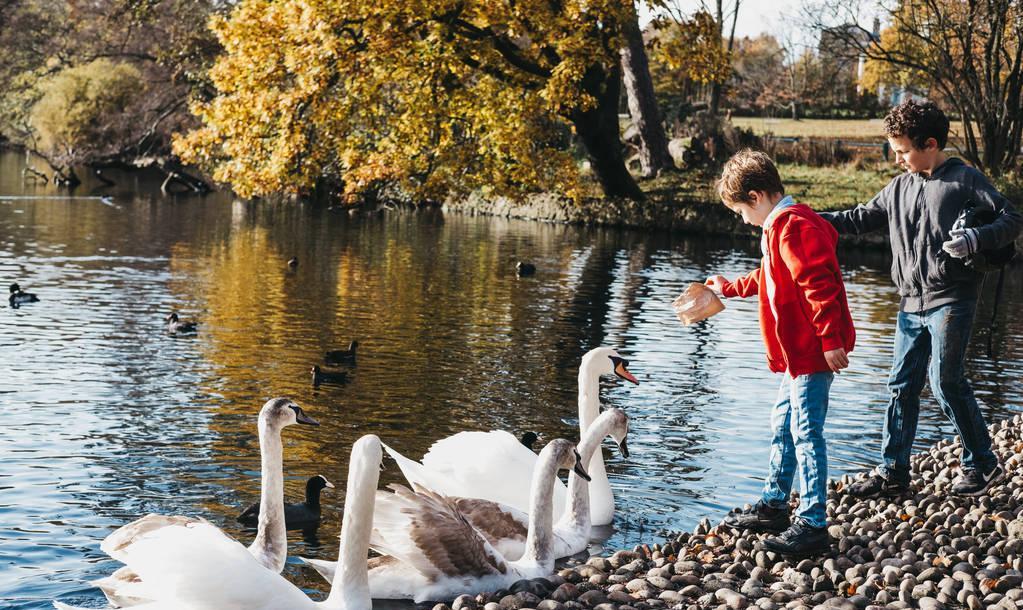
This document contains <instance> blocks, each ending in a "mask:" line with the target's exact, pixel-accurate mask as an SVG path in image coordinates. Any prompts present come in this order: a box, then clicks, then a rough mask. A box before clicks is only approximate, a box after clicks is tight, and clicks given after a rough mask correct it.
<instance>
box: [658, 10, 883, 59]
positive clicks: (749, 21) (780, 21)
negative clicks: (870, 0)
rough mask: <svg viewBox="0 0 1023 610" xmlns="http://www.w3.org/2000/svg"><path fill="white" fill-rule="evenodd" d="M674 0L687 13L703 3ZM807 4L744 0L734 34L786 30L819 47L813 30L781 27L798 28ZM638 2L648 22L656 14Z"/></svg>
mask: <svg viewBox="0 0 1023 610" xmlns="http://www.w3.org/2000/svg"><path fill="white" fill-rule="evenodd" d="M674 1H675V5H676V6H678V7H680V8H681V9H683V10H684V11H686V12H687V13H693V12H696V10H697V9H699V7H700V5H701V3H700V1H699V0H674ZM706 4H707V5H708V6H713V4H714V2H713V1H711V0H707V2H706ZM732 4H733V1H732V0H726V1H725V10H726V11H727V10H728V9H729V8H730V6H731V5H732ZM805 4H806V2H805V0H742V2H741V4H740V8H739V21H738V22H737V23H736V24H735V37H736V38H742V37H744V36H748V37H750V38H755V37H756V36H758V35H760V34H763V33H768V34H774V35H775V37H777V38H783V37H785V36H783V34H787V35H788V38H790V39H791V40H794V41H798V42H799V43H800V44H803V45H808V46H813V47H816V39H817V37H816V36H815V35H814V34H813V33H811V32H793V31H788V32H783V31H782V30H783V28H790V29H792V28H796V29H798V25H796V23H797V22H798V21H799V20H800V17H801V12H802V8H803V6H804V5H805ZM639 6H640V21H641V22H642V23H643V24H644V25H645V24H646V23H647V22H648V21H649V20H650V19H652V17H653V15H652V14H651V13H650V11H649V10H647V8H646V7H645V6H644V5H643V3H642V2H640V3H639ZM871 18H872V15H867V16H865V17H864V18H863V20H862V21H861V22H860V23H863V24H865V25H866V24H869V23H870V20H871ZM726 23H727V24H729V25H730V24H731V21H730V20H726Z"/></svg>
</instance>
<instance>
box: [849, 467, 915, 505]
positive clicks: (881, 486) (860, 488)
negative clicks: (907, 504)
mask: <svg viewBox="0 0 1023 610" xmlns="http://www.w3.org/2000/svg"><path fill="white" fill-rule="evenodd" d="M847 491H848V493H849V495H850V496H853V497H854V498H873V497H875V496H885V497H888V498H897V497H899V496H901V495H903V494H905V493H907V492H909V481H907V480H904V479H900V478H897V477H891V478H886V477H884V476H882V475H881V473H880V472H878V470H877V469H876V468H875V469H874V470H872V471H871V472H870V475H869V476H868V477H867V478H865V479H860V480H858V481H853V483H852V484H850V485H849V487H848V488H847Z"/></svg>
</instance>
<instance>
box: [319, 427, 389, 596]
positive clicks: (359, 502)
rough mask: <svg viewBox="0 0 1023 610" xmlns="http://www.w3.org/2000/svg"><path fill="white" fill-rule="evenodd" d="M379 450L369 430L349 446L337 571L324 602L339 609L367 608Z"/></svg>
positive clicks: (380, 458) (378, 473) (380, 454)
mask: <svg viewBox="0 0 1023 610" xmlns="http://www.w3.org/2000/svg"><path fill="white" fill-rule="evenodd" d="M382 459H383V450H382V449H381V446H380V439H379V438H377V437H376V436H373V435H371V434H369V435H366V436H364V437H362V438H360V439H359V440H358V441H356V442H355V445H353V446H352V458H351V460H350V462H349V464H348V487H347V489H346V490H345V514H344V520H343V521H342V522H341V548H340V550H339V551H338V557H337V571H335V572H334V582H333V583H332V584H331V587H330V594H329V595H328V596H327V599H326V600H325V601H324V606H325V607H329V608H338V609H343V610H371V609H372V608H373V601H372V599H371V598H370V595H369V569H368V566H367V560H366V557H367V554H368V553H369V537H370V533H371V532H372V531H373V502H374V498H375V496H376V491H377V484H378V483H379V482H380V461H381V460H382Z"/></svg>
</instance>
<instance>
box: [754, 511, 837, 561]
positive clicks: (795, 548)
mask: <svg viewBox="0 0 1023 610" xmlns="http://www.w3.org/2000/svg"><path fill="white" fill-rule="evenodd" d="M829 549H831V536H829V535H828V528H826V527H812V526H811V525H810V524H809V523H807V522H806V521H803V520H802V519H796V521H795V522H794V523H793V524H792V526H791V527H789V529H787V530H785V531H784V532H782V533H781V534H779V535H778V536H776V537H774V538H768V539H767V540H764V550H767V551H774V552H775V553H778V554H781V555H789V556H799V557H805V556H809V555H820V554H821V553H826V552H827V551H828V550H829Z"/></svg>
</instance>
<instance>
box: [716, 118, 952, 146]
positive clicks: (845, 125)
mask: <svg viewBox="0 0 1023 610" xmlns="http://www.w3.org/2000/svg"><path fill="white" fill-rule="evenodd" d="M732 124H734V125H735V126H736V127H743V128H752V129H753V132H754V133H756V134H764V133H772V134H774V135H776V136H780V137H797V136H798V137H814V138H843V139H849V140H862V141H867V142H874V141H876V142H883V141H884V121H883V120H882V119H801V120H799V121H793V120H792V119H780V118H779V119H764V118H758V117H732ZM950 132H951V135H952V137H953V138H955V137H956V135H958V134H960V133H962V124H961V123H960V122H959V121H952V124H951V128H950Z"/></svg>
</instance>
